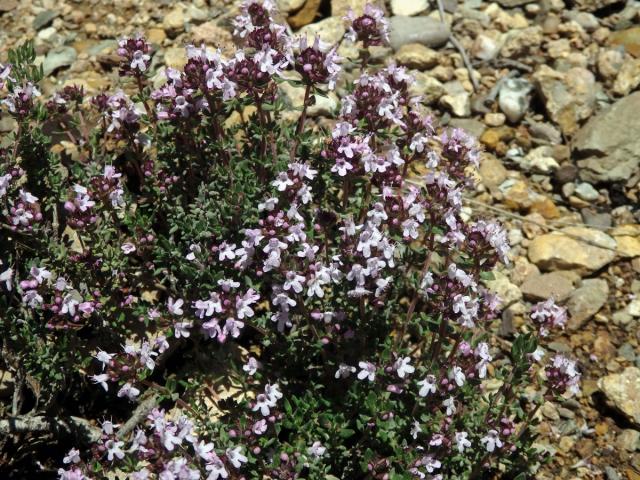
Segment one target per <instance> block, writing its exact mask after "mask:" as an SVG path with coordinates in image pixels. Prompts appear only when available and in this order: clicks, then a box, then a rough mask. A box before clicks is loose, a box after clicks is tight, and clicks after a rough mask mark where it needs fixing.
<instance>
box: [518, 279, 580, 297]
mask: <svg viewBox="0 0 640 480" xmlns="http://www.w3.org/2000/svg"><path fill="white" fill-rule="evenodd" d="M520 290H522V294H523V295H524V298H526V299H527V300H532V301H538V300H546V299H547V298H553V299H554V300H556V301H558V302H561V301H563V300H565V299H566V298H567V297H568V296H569V295H570V294H571V292H572V291H573V283H572V282H571V280H570V279H569V277H568V276H567V275H566V272H565V273H564V274H563V273H562V272H549V273H543V274H542V275H535V274H534V275H529V276H528V277H527V278H526V279H525V281H524V283H523V284H522V285H520Z"/></svg>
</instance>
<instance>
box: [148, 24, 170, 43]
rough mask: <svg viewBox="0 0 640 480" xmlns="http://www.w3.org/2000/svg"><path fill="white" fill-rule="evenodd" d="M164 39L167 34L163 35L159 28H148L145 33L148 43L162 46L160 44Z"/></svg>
mask: <svg viewBox="0 0 640 480" xmlns="http://www.w3.org/2000/svg"><path fill="white" fill-rule="evenodd" d="M166 38H167V34H166V33H164V30H163V29H161V28H150V29H149V30H148V31H147V40H148V41H149V42H150V43H155V44H157V45H162V42H164V41H165V39H166Z"/></svg>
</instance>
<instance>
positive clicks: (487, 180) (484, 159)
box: [480, 152, 509, 188]
mask: <svg viewBox="0 0 640 480" xmlns="http://www.w3.org/2000/svg"><path fill="white" fill-rule="evenodd" d="M508 175H509V171H508V170H507V169H506V168H505V167H504V165H503V164H502V162H501V161H500V160H498V159H497V158H496V157H495V156H494V155H491V154H490V153H486V152H484V153H482V154H481V157H480V177H481V178H482V183H483V184H484V185H485V186H486V187H489V188H497V187H498V186H500V185H501V184H502V182H504V181H505V180H506V179H507V176H508Z"/></svg>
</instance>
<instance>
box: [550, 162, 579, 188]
mask: <svg viewBox="0 0 640 480" xmlns="http://www.w3.org/2000/svg"><path fill="white" fill-rule="evenodd" d="M577 177H578V167H576V166H575V165H574V164H572V163H565V164H563V165H560V168H558V169H557V170H556V171H555V172H554V174H553V178H555V180H556V182H558V183H559V184H560V185H564V184H566V183H571V182H573V181H574V180H575V179H576V178H577Z"/></svg>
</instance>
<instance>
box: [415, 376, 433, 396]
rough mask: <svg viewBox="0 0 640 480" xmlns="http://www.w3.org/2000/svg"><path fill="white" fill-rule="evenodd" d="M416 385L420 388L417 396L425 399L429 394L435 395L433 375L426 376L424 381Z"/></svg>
mask: <svg viewBox="0 0 640 480" xmlns="http://www.w3.org/2000/svg"><path fill="white" fill-rule="evenodd" d="M418 385H419V386H420V391H419V392H418V395H420V396H421V397H426V396H427V395H429V394H430V393H436V377H434V376H433V375H427V377H426V378H425V379H424V380H420V381H419V382H418Z"/></svg>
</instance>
